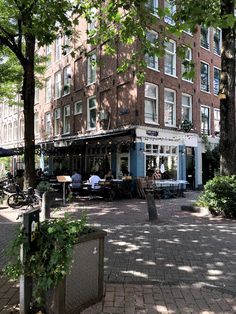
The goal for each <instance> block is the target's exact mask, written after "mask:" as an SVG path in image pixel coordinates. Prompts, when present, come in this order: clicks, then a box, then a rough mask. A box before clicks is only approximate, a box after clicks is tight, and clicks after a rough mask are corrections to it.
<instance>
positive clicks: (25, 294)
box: [20, 208, 39, 314]
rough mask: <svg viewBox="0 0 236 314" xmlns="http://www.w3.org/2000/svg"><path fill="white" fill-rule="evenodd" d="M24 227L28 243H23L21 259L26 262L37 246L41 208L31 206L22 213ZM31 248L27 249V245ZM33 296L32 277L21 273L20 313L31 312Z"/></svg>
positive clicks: (26, 313)
mask: <svg viewBox="0 0 236 314" xmlns="http://www.w3.org/2000/svg"><path fill="white" fill-rule="evenodd" d="M22 228H23V230H24V233H25V235H26V239H27V244H22V245H21V249H20V259H21V262H22V263H24V261H25V257H26V254H30V253H31V252H33V251H34V250H36V247H35V239H36V237H37V236H38V231H39V209H35V208H31V209H30V210H28V211H27V212H25V213H23V214H22ZM28 245H29V250H27V251H26V246H27V247H28ZM31 298H32V278H31V277H29V276H25V275H21V277H20V314H29V313H30V302H31Z"/></svg>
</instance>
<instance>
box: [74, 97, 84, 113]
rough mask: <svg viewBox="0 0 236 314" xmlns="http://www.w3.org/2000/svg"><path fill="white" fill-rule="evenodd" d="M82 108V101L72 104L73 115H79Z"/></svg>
mask: <svg viewBox="0 0 236 314" xmlns="http://www.w3.org/2000/svg"><path fill="white" fill-rule="evenodd" d="M82 106H83V103H82V101H81V100H80V101H77V102H76V103H75V104H74V114H75V115H76V114H81V113H82V110H83V109H82V108H83V107H82Z"/></svg>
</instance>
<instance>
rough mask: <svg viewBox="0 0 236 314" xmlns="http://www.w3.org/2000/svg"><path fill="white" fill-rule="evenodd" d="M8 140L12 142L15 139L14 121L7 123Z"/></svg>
mask: <svg viewBox="0 0 236 314" xmlns="http://www.w3.org/2000/svg"><path fill="white" fill-rule="evenodd" d="M7 135H8V136H7V140H8V142H12V140H13V125H12V122H9V123H8V125H7Z"/></svg>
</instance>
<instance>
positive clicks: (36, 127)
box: [34, 112, 39, 134]
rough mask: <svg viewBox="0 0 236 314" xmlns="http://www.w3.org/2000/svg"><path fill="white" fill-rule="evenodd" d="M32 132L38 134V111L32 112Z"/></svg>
mask: <svg viewBox="0 0 236 314" xmlns="http://www.w3.org/2000/svg"><path fill="white" fill-rule="evenodd" d="M34 133H35V134H39V113H38V112H35V113H34Z"/></svg>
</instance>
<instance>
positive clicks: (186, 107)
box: [182, 94, 192, 122]
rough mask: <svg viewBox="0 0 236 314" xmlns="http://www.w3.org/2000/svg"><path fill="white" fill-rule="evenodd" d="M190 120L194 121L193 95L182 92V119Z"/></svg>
mask: <svg viewBox="0 0 236 314" xmlns="http://www.w3.org/2000/svg"><path fill="white" fill-rule="evenodd" d="M184 120H188V121H191V122H192V96H191V95H188V94H182V121H184Z"/></svg>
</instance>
